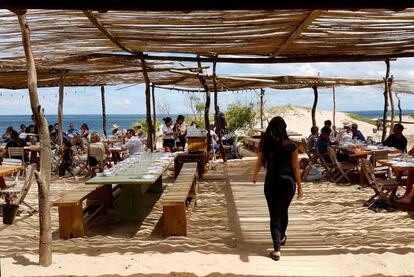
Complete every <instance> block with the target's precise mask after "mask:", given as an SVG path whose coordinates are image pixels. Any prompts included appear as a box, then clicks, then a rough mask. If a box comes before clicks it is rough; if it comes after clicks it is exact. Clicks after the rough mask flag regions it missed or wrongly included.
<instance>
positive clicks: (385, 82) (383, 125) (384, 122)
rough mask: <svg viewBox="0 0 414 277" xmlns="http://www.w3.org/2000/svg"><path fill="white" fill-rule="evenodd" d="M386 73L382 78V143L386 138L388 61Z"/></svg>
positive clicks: (387, 62)
mask: <svg viewBox="0 0 414 277" xmlns="http://www.w3.org/2000/svg"><path fill="white" fill-rule="evenodd" d="M385 65H386V73H385V78H384V113H383V115H382V137H381V141H382V142H384V140H385V137H386V136H387V117H388V89H389V86H388V81H389V80H388V78H389V77H390V60H388V59H387V60H385Z"/></svg>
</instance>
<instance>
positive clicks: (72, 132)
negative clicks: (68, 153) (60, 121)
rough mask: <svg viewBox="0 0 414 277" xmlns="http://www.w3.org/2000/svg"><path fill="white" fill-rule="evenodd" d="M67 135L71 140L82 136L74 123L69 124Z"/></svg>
mask: <svg viewBox="0 0 414 277" xmlns="http://www.w3.org/2000/svg"><path fill="white" fill-rule="evenodd" d="M66 134H67V135H68V137H70V138H73V137H77V136H80V133H79V130H78V129H76V128H75V125H73V123H69V129H68V132H67V133H66Z"/></svg>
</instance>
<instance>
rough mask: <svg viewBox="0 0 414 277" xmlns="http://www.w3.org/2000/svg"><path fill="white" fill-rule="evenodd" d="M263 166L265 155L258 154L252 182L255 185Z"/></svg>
mask: <svg viewBox="0 0 414 277" xmlns="http://www.w3.org/2000/svg"><path fill="white" fill-rule="evenodd" d="M262 166H263V154H262V152H258V153H257V161H256V166H255V168H254V172H253V176H252V182H253V184H255V183H256V181H257V174H259V171H260V168H261V167H262Z"/></svg>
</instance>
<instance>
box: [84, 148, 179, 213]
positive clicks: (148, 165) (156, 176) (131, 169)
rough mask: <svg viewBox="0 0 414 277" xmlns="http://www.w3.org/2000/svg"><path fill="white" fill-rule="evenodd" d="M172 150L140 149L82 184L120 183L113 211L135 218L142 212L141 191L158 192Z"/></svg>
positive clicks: (160, 189) (143, 192)
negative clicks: (155, 151)
mask: <svg viewBox="0 0 414 277" xmlns="http://www.w3.org/2000/svg"><path fill="white" fill-rule="evenodd" d="M174 158H175V155H174V154H172V153H162V152H157V153H150V152H142V153H137V154H134V155H131V156H129V157H128V158H127V159H124V160H123V161H121V162H119V163H118V164H117V165H115V166H113V167H112V168H110V169H107V170H105V171H104V172H102V173H97V176H96V177H94V178H92V179H90V180H88V181H87V182H86V183H85V184H86V185H97V184H100V185H112V184H118V185H120V186H121V193H120V196H119V201H118V207H117V210H118V212H117V214H118V216H119V218H121V219H123V220H132V221H137V220H140V219H142V218H143V217H144V216H145V215H144V194H145V193H146V192H157V193H159V192H162V174H163V173H164V171H165V170H166V169H167V168H168V166H169V165H170V164H171V162H172V161H173V160H174Z"/></svg>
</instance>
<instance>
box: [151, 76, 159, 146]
mask: <svg viewBox="0 0 414 277" xmlns="http://www.w3.org/2000/svg"><path fill="white" fill-rule="evenodd" d="M151 87H152V114H153V119H154V140H153V141H154V150H155V149H157V131H158V130H157V113H156V112H155V86H154V84H152V85H151Z"/></svg>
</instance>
